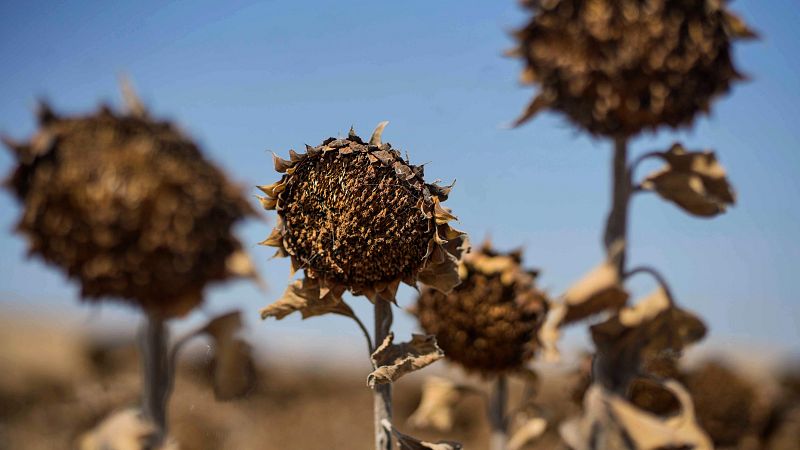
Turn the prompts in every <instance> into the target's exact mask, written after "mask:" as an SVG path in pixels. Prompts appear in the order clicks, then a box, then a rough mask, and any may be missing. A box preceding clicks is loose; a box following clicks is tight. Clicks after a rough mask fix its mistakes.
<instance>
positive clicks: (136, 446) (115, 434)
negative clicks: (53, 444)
mask: <svg viewBox="0 0 800 450" xmlns="http://www.w3.org/2000/svg"><path fill="white" fill-rule="evenodd" d="M155 433H156V428H155V426H154V425H153V424H152V423H150V422H149V421H147V420H146V419H145V418H144V417H143V416H142V413H141V411H140V410H138V409H136V408H130V409H125V410H122V411H117V412H115V413H112V414H111V415H109V416H108V417H106V418H105V419H103V421H102V422H100V423H99V424H98V425H97V426H96V427H95V428H94V429H92V430H90V431H88V432H86V433H85V434H84V435H83V436H81V438H80V440H79V444H78V448H79V449H80V450H109V449H111V450H142V449H144V448H153V447H152V445H151V442H152V441H153V440H154V439H155ZM177 449H178V445H177V444H176V443H175V442H174V441H172V440H167V442H166V443H164V444H163V445H162V446H160V447H158V448H157V449H156V448H153V450H177Z"/></svg>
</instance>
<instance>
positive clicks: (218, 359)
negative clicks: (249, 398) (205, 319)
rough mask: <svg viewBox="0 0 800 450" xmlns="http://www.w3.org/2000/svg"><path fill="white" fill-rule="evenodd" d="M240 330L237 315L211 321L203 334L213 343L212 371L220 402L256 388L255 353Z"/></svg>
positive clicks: (232, 313)
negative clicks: (240, 335)
mask: <svg viewBox="0 0 800 450" xmlns="http://www.w3.org/2000/svg"><path fill="white" fill-rule="evenodd" d="M241 328H242V317H241V313H240V312H239V311H234V312H230V313H227V314H223V315H221V316H218V317H216V318H214V319H212V320H211V321H210V322H209V323H208V324H207V325H206V326H205V327H204V328H203V330H202V332H204V333H206V334H208V335H209V336H211V338H212V339H213V340H214V346H213V349H214V355H213V357H212V360H211V370H212V379H213V385H214V395H215V396H216V398H217V399H218V400H231V399H234V398H238V397H241V396H243V395H245V394H247V393H248V392H249V391H250V390H251V389H252V388H253V386H254V385H255V381H256V370H255V362H254V361H253V355H252V349H251V347H250V345H249V344H248V343H247V342H245V341H244V340H242V339H241V338H239V337H238V336H237V334H238V333H239V331H240V330H241Z"/></svg>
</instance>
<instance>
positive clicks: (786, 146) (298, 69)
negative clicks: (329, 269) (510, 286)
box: [0, 0, 800, 346]
mask: <svg viewBox="0 0 800 450" xmlns="http://www.w3.org/2000/svg"><path fill="white" fill-rule="evenodd" d="M731 6H732V9H734V10H735V11H738V12H739V13H741V15H742V16H743V17H744V18H746V20H747V21H748V22H749V23H750V24H751V25H752V26H753V27H754V28H755V29H757V30H759V32H760V33H761V35H762V40H760V41H758V42H752V43H750V42H748V43H742V44H740V45H738V46H737V47H736V51H735V56H736V60H737V62H738V65H739V67H740V68H741V70H742V71H744V72H745V73H747V74H748V75H750V76H751V77H752V81H750V82H748V83H744V84H740V85H738V86H737V87H736V88H735V89H734V90H733V93H732V95H730V96H728V97H725V98H723V99H722V100H721V101H719V102H717V103H716V105H715V107H714V109H713V114H712V116H711V117H709V118H703V119H702V120H700V121H698V123H697V124H696V125H695V127H694V128H693V129H692V130H689V131H682V132H680V133H673V132H671V131H668V130H665V131H662V132H659V133H658V134H655V135H647V136H643V137H641V138H639V139H637V140H636V141H634V142H633V147H632V148H633V151H634V152H635V153H641V152H644V151H647V150H652V149H658V148H665V147H666V146H668V145H669V144H670V143H671V142H673V141H674V140H676V139H680V140H682V141H684V142H685V144H687V146H688V147H689V148H707V147H710V148H714V149H716V150H717V152H718V155H719V158H720V160H721V162H722V163H723V164H724V165H725V167H726V168H727V169H728V172H729V176H730V179H731V180H732V182H733V183H734V185H735V187H736V190H737V193H738V204H737V205H736V207H734V208H733V209H731V210H730V211H729V212H728V213H727V214H724V215H722V216H720V217H717V218H715V219H713V220H705V219H698V218H693V217H688V216H686V215H685V214H683V213H682V212H681V211H680V210H678V209H677V208H676V207H674V206H673V205H671V204H667V203H665V202H663V201H661V200H659V199H658V198H657V197H655V196H653V195H650V194H644V195H640V196H638V197H637V198H636V199H635V200H634V202H633V210H632V220H631V248H632V250H631V255H630V259H631V262H632V263H633V264H638V263H647V264H650V265H654V266H656V267H658V268H660V269H661V270H662V272H663V273H664V274H665V275H666V276H667V278H668V279H669V280H670V282H671V284H672V286H673V290H674V291H675V294H676V296H677V297H678V300H679V301H680V302H681V303H682V304H684V305H685V306H686V307H688V308H689V309H693V310H694V311H696V312H698V313H699V314H701V315H702V316H703V317H705V318H706V319H707V320H708V322H709V324H710V327H711V333H712V336H713V339H715V340H717V341H718V342H740V341H753V342H760V343H777V344H780V345H783V346H790V345H792V344H793V343H795V344H796V342H798V341H799V340H800V331H799V329H800V307H799V306H798V295H797V286H796V285H795V281H797V278H798V275H797V274H798V269H800V208H798V203H797V199H798V197H800V181H798V178H797V174H798V171H799V170H800V148H798V147H799V146H798V144H800V130H798V128H800V125H798V122H797V118H798V117H800V77H799V76H798V75H799V74H800V59H798V58H797V57H796V55H798V54H800V39H798V38H800V34H799V33H798V32H797V24H798V23H800V4H799V3H797V2H796V0H774V1H770V2H769V7H765V6H766V5H765V4H764V3H763V2H755V1H753V0H740V1H736V2H734V3H733V4H732V5H731ZM523 20H524V14H523V13H522V11H521V10H520V9H519V8H518V6H517V4H516V3H515V2H514V1H512V0H503V1H489V2H478V1H466V2H431V1H422V0H406V1H402V2H376V1H374V0H372V1H366V0H351V1H343V2H326V1H321V0H316V1H311V0H293V1H281V2H277V1H272V2H244V1H228V2H213V1H192V2H171V3H167V2H153V1H139V2H124V3H123V2H115V5H114V7H113V8H112V7H110V4H109V3H108V2H101V1H94V2H92V1H84V2H48V3H45V2H34V1H25V2H22V1H8V0H6V1H4V2H2V4H0V61H2V67H3V71H2V75H0V81H1V82H0V131H2V132H5V133H8V134H11V135H12V136H15V137H19V138H23V137H25V136H27V135H28V134H29V133H30V132H31V131H32V130H33V127H34V122H33V115H32V110H33V105H34V101H35V99H36V98H38V97H44V98H47V99H49V100H50V101H51V102H52V104H53V105H54V106H55V108H56V109H57V110H59V111H63V112H82V111H87V110H90V109H92V108H94V107H95V106H96V105H97V104H98V102H100V101H110V102H112V103H114V104H119V94H118V89H117V79H118V76H119V75H120V74H123V73H124V74H128V75H129V76H130V77H131V78H132V79H133V81H134V84H135V85H136V87H137V90H138V91H139V92H140V94H141V96H142V97H143V98H144V100H145V101H146V102H147V103H148V105H149V106H150V108H151V110H152V111H153V112H154V113H155V114H156V115H158V116H160V117H164V118H172V119H175V120H177V121H178V122H179V123H180V125H181V126H182V127H183V128H184V129H185V130H187V132H188V133H189V134H191V135H192V136H193V137H195V138H196V139H197V140H198V141H199V142H200V143H201V144H202V146H203V148H204V149H205V150H206V151H207V153H208V155H209V156H210V157H211V158H212V159H213V160H215V161H216V162H218V163H219V164H220V165H222V166H223V167H224V168H225V169H226V170H227V171H228V173H229V174H230V175H231V176H232V177H233V178H234V179H236V180H237V181H239V182H241V183H242V184H244V185H247V186H253V185H256V184H265V183H269V182H272V181H274V180H276V179H277V175H276V174H275V172H274V171H273V170H272V162H271V155H270V153H269V151H275V152H276V153H278V154H284V155H285V154H286V153H287V152H288V150H289V149H290V148H295V149H302V148H303V144H304V143H309V144H317V143H319V142H320V141H321V140H322V139H324V138H325V137H328V136H336V135H342V134H345V133H346V132H347V130H348V128H349V127H350V126H351V125H353V126H354V127H355V128H356V130H357V131H358V132H360V133H361V134H362V135H368V134H369V133H370V132H371V130H372V128H373V127H374V126H375V125H376V124H377V123H378V122H380V121H382V120H389V121H390V122H391V123H390V125H389V127H388V128H387V129H386V131H385V133H384V140H386V141H389V142H391V143H392V144H393V145H394V146H395V147H397V148H400V149H402V150H407V151H408V152H409V154H410V157H411V160H412V162H415V163H418V164H419V163H427V165H426V173H427V177H428V178H429V179H430V180H433V179H436V178H441V179H443V180H445V181H450V180H453V179H457V180H458V182H457V184H456V187H455V189H454V191H453V193H452V195H451V198H450V200H449V201H448V202H447V205H448V206H450V207H451V208H452V209H453V211H454V213H455V214H456V215H457V216H459V218H460V219H461V223H460V227H461V228H462V229H465V230H466V231H468V232H469V233H470V234H471V236H472V239H473V241H480V240H482V238H483V237H484V236H485V235H487V234H489V235H491V236H492V238H493V240H494V241H495V243H496V244H497V246H498V247H501V248H510V247H513V246H517V245H524V246H525V248H526V249H527V250H526V257H527V260H528V261H529V263H530V264H531V265H533V266H538V267H540V268H541V269H542V277H541V283H542V285H543V286H544V287H545V288H548V289H549V290H550V291H551V292H553V293H559V292H561V291H562V290H563V289H564V288H566V287H567V286H568V285H569V283H570V282H571V281H572V280H574V279H576V278H577V277H579V276H580V275H581V274H582V273H583V272H585V271H586V270H588V269H589V268H591V267H592V266H593V265H594V264H596V263H597V262H599V261H600V259H601V257H602V253H601V246H600V230H601V227H602V224H603V220H604V216H605V214H606V209H607V207H608V200H609V195H608V194H609V192H608V191H609V180H608V172H609V169H608V161H609V157H610V150H609V146H610V145H609V143H608V142H605V141H602V140H592V139H590V138H588V137H586V136H585V135H583V134H581V133H578V132H576V131H575V130H573V129H572V128H570V127H569V126H568V125H567V124H566V123H565V122H564V121H563V120H562V119H561V118H560V117H558V116H555V115H549V114H546V115H543V116H541V117H540V118H537V119H535V120H534V121H533V122H531V123H529V124H528V125H525V126H523V127H521V128H519V129H513V130H509V129H507V128H506V127H505V124H507V123H509V122H510V121H511V120H512V119H513V118H514V117H515V116H516V115H517V114H518V113H519V112H520V111H521V110H522V108H523V107H524V106H525V104H526V102H527V101H528V100H529V98H530V97H531V96H532V94H533V90H532V89H530V88H523V87H521V86H520V85H519V84H518V83H517V76H518V73H519V69H520V64H519V62H518V61H515V60H512V59H508V58H505V57H503V56H502V52H503V50H505V49H507V48H509V47H510V46H511V44H512V42H511V40H510V39H509V36H508V32H509V31H510V30H512V29H513V28H514V27H516V26H518V25H520V24H522V22H523ZM10 167H11V158H10V156H9V154H7V153H6V152H3V153H0V171H2V172H4V173H5V172H7V171H8V170H9V169H10ZM251 192H252V193H253V194H255V192H254V191H251ZM0 211H3V213H2V215H0V229H2V230H3V232H2V233H0V252H2V255H3V257H2V258H1V259H0V302H6V303H9V304H12V305H15V306H20V305H23V304H25V305H29V306H30V307H33V308H48V307H51V306H53V305H60V306H61V307H64V308H67V309H70V310H75V311H78V312H79V313H81V314H96V312H92V311H91V310H90V308H89V307H87V306H78V304H77V302H76V299H77V288H76V287H75V286H74V285H72V284H70V283H68V282H66V281H65V280H64V278H63V277H62V276H61V275H60V274H58V273H57V272H56V271H55V270H52V269H51V268H47V267H44V266H43V265H42V264H41V263H39V262H37V261H28V260H26V259H25V257H24V243H23V242H22V240H21V239H20V238H19V237H17V236H13V235H11V233H10V231H9V230H10V229H11V227H12V224H13V223H14V221H15V219H16V217H17V215H18V212H19V209H18V206H17V205H16V203H15V202H14V201H13V199H12V198H11V197H10V196H9V195H7V194H3V195H1V196H0ZM265 216H266V217H269V215H266V214H265ZM270 219H271V218H270ZM239 232H240V234H241V236H242V239H243V240H244V241H245V242H247V243H248V244H252V245H251V246H250V250H251V251H252V254H253V256H254V258H255V259H256V261H257V263H258V266H259V270H260V272H261V273H262V274H263V275H264V277H265V278H266V279H267V281H268V283H269V285H270V289H269V291H268V292H266V293H263V292H259V291H258V290H257V289H255V288H254V287H253V286H251V285H249V284H247V283H243V282H238V283H233V284H230V285H226V286H220V287H216V288H214V289H211V290H210V291H209V300H208V304H207V306H206V307H205V309H206V311H217V310H223V309H227V308H229V307H232V306H239V307H242V308H244V309H245V310H246V311H247V312H248V313H249V314H250V317H251V319H252V322H253V323H252V327H254V328H256V329H261V328H262V327H270V328H269V329H270V330H274V331H275V332H276V333H278V332H283V331H285V332H286V333H295V334H296V335H300V336H311V335H325V336H330V335H335V334H344V335H353V336H355V335H356V334H357V330H356V329H355V327H354V326H352V325H351V324H349V323H347V322H346V321H345V320H344V319H341V318H317V319H311V320H309V321H305V322H301V321H300V320H299V318H288V319H285V320H284V321H283V322H274V321H270V322H266V323H261V322H258V321H257V319H256V317H257V309H258V307H260V306H262V305H264V304H266V303H268V302H270V301H271V300H273V299H275V298H276V297H277V296H278V295H279V294H280V292H281V291H282V290H283V286H284V285H285V284H286V281H287V277H288V262H287V261H285V260H269V257H270V255H271V252H270V251H269V249H265V248H262V247H258V246H256V245H255V243H256V242H258V241H260V240H261V239H263V238H264V237H265V236H266V235H267V234H268V232H269V224H266V223H264V222H258V221H252V222H250V223H248V224H246V225H244V226H242V227H241V229H240V230H239ZM632 287H633V290H634V292H635V293H636V294H645V293H646V292H647V290H649V289H651V288H652V287H653V286H652V284H649V282H648V281H647V280H637V281H636V282H635V283H634V284H633V285H632ZM412 294H413V293H412V291H411V290H410V289H406V290H403V291H401V296H400V303H401V305H402V306H407V305H408V304H409V303H410V301H411V298H412V296H413V295H412ZM352 303H353V305H354V306H356V310H357V311H358V312H359V313H360V314H361V315H362V316H363V317H364V318H365V319H368V318H369V317H370V316H369V314H370V311H369V308H368V306H367V300H365V299H354V300H353V302H352ZM73 305H74V306H73ZM105 311H109V312H108V313H107V314H122V315H123V316H125V315H126V314H127V313H126V311H127V310H126V309H125V308H110V309H109V308H107V309H104V310H103V312H101V316H102V314H106V312H105ZM398 316H400V317H399V318H398V320H397V326H396V328H397V329H398V332H399V334H400V335H403V336H407V334H408V333H409V332H411V331H412V330H413V328H414V324H413V321H412V320H410V319H409V318H408V317H406V316H404V315H403V313H400V312H398ZM125 317H127V316H125ZM309 339H310V338H309Z"/></svg>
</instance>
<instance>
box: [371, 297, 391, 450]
mask: <svg viewBox="0 0 800 450" xmlns="http://www.w3.org/2000/svg"><path fill="white" fill-rule="evenodd" d="M391 330H392V304H391V303H390V302H388V301H385V300H383V299H380V298H379V299H376V300H375V341H374V342H375V346H376V348H377V346H380V345H381V343H383V341H384V339H386V336H388V335H389V332H390V331H391ZM373 406H374V421H375V450H392V435H391V433H390V432H389V430H387V429H386V428H385V427H384V426H383V424H382V421H383V420H384V419H385V420H388V421H389V423H391V422H392V385H391V384H390V383H387V384H377V385H376V386H375V388H374V392H373Z"/></svg>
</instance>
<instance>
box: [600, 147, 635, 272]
mask: <svg viewBox="0 0 800 450" xmlns="http://www.w3.org/2000/svg"><path fill="white" fill-rule="evenodd" d="M612 177H613V178H612V197H611V211H610V212H609V213H608V219H607V220H606V230H605V235H604V238H603V243H604V245H605V249H606V254H607V256H608V257H609V258H613V260H614V261H613V262H614V263H615V264H616V266H617V269H618V270H619V273H620V274H622V273H624V272H625V254H626V250H627V245H628V204H629V202H630V198H631V192H632V185H631V171H630V169H629V167H628V140H627V138H626V137H616V138H615V139H614V157H613V159H612Z"/></svg>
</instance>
